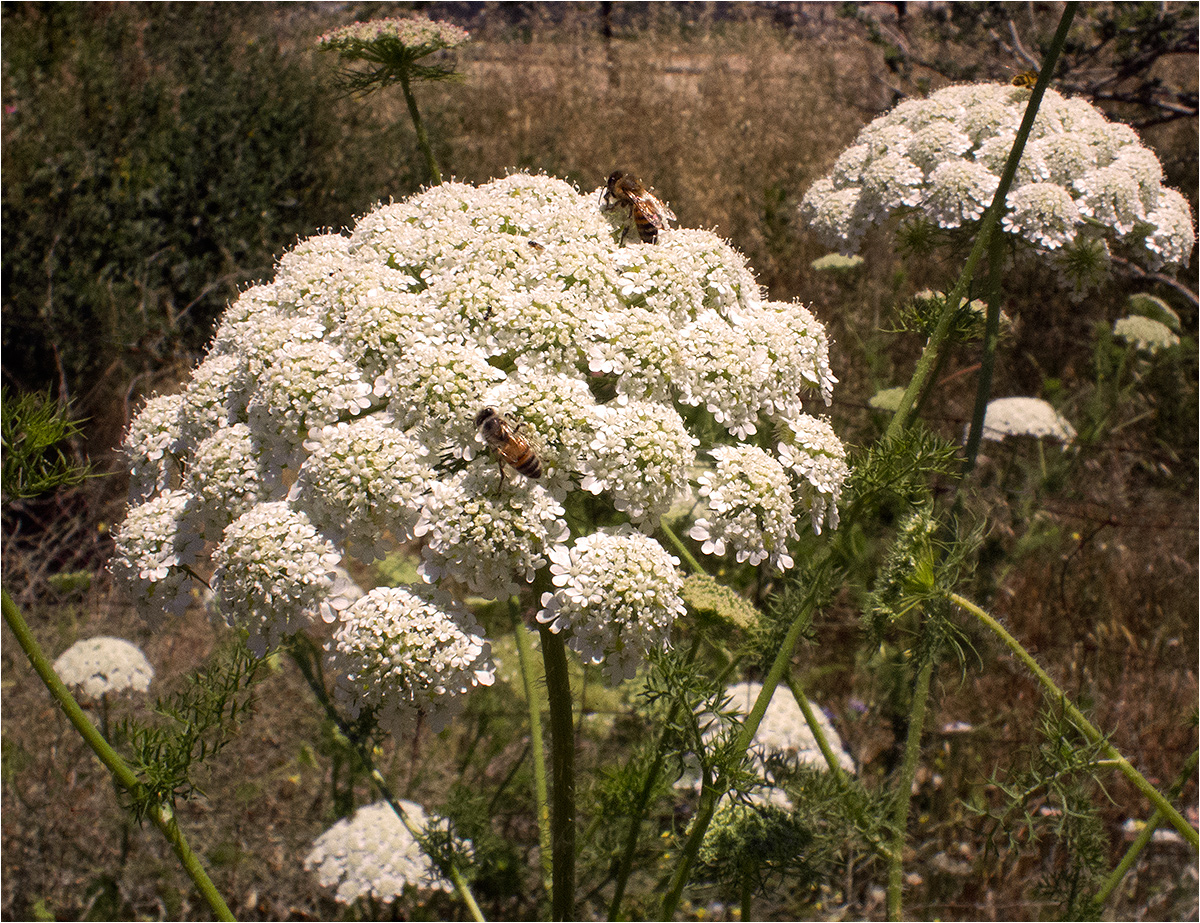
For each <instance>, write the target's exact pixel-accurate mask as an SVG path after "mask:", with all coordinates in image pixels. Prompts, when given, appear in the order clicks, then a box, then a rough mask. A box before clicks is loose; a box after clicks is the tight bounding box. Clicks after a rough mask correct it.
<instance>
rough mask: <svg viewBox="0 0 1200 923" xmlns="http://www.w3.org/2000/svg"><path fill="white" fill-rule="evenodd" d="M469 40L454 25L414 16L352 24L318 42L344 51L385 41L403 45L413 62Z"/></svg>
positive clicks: (328, 33) (334, 30)
mask: <svg viewBox="0 0 1200 923" xmlns="http://www.w3.org/2000/svg"><path fill="white" fill-rule="evenodd" d="M468 37H469V33H468V32H467V30H466V29H463V28H461V27H459V26H456V25H454V24H453V23H449V22H443V21H442V20H440V19H429V18H427V17H425V16H413V17H411V18H404V17H395V18H391V19H372V20H369V21H368V22H356V23H351V24H350V25H348V26H342V27H340V28H338V29H333V30H332V31H330V32H326V33H325V34H324V35H322V36H321V37H320V38H319V39H317V42H318V44H320V45H330V46H332V47H334V48H336V49H338V50H339V51H341V50H344V49H345V48H346V47H355V46H356V45H358V44H369V43H371V42H376V41H380V40H383V41H386V42H394V43H396V44H398V45H401V46H403V47H404V48H405V49H406V50H407V51H408V52H409V54H411V55H413V56H414V58H420V57H424V56H425V55H427V54H432V53H433V52H434V51H439V50H441V49H446V48H456V47H457V46H459V45H461V44H462V43H463V42H465V41H466V40H467V38H468Z"/></svg>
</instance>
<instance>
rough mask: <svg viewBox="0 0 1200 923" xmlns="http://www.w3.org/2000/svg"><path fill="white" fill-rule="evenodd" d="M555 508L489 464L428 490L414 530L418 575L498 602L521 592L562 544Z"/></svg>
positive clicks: (529, 484) (525, 481)
mask: <svg viewBox="0 0 1200 923" xmlns="http://www.w3.org/2000/svg"><path fill="white" fill-rule="evenodd" d="M565 515H566V512H565V510H563V508H562V505H561V504H559V502H558V501H557V500H555V499H554V497H553V495H551V494H550V492H549V491H547V490H546V488H544V487H542V486H541V485H540V484H537V483H534V482H533V481H531V480H530V479H529V478H526V477H525V476H524V475H522V474H517V473H515V472H511V471H510V472H509V473H508V474H507V476H506V477H505V480H504V485H503V486H501V484H500V473H499V471H498V470H497V469H496V466H495V465H494V464H493V463H492V462H491V461H490V460H488V459H478V460H476V461H475V462H474V463H473V464H472V466H471V467H470V468H468V469H467V470H466V471H460V472H459V473H457V474H455V475H453V476H452V477H450V478H447V479H446V480H442V481H437V482H435V483H434V484H433V488H432V490H431V491H430V494H429V497H428V498H427V499H426V502H425V508H424V510H423V512H422V513H421V519H420V521H418V523H417V525H416V528H415V529H414V530H413V531H414V533H415V534H416V535H417V536H418V537H422V536H423V537H424V538H425V544H424V546H423V547H422V549H421V565H420V568H419V570H420V573H421V576H422V577H423V578H424V579H425V581H426V582H428V583H440V582H443V581H453V582H457V583H462V584H465V585H466V586H467V588H468V589H469V590H470V591H471V592H472V593H475V594H477V595H479V596H483V597H485V598H487V599H498V598H502V597H508V596H512V595H514V594H516V593H519V592H520V591H521V585H522V583H524V584H529V583H532V582H533V577H534V574H535V573H537V571H538V570H539V569H540V568H542V567H545V566H546V553H547V551H548V550H549V549H550V548H551V547H553V546H554V545H556V544H558V543H559V542H562V541H564V540H565V539H566V537H567V524H566V521H565V520H564V518H563V517H564V516H565Z"/></svg>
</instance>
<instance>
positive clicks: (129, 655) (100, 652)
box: [54, 637, 154, 699]
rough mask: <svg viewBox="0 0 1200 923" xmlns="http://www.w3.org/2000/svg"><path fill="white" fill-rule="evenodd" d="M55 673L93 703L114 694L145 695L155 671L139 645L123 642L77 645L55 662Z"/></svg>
mask: <svg viewBox="0 0 1200 923" xmlns="http://www.w3.org/2000/svg"><path fill="white" fill-rule="evenodd" d="M54 672H55V673H57V674H58V678H59V679H61V680H62V681H63V683H64V684H65V685H67V686H78V687H79V688H80V689H81V690H82V692H83V694H84V695H85V696H87V697H88V698H89V699H98V698H100V697H101V696H104V695H107V694H108V693H110V692H124V691H126V690H132V691H134V692H145V691H146V690H147V689H149V688H150V680H152V679H154V667H152V666H150V661H149V660H147V659H146V655H145V654H143V653H142V651H141V648H139V647H138V646H137V645H136V644H130V643H129V642H128V641H124V640H122V639H121V638H106V637H99V638H88V639H87V640H86V641H76V642H75V643H74V644H72V645H71V646H70V647H68V648H67V649H66V650H65V651H63V652H62V654H60V655H59V657H58V659H57V660H56V661H54Z"/></svg>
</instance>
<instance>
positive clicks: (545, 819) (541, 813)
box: [511, 603, 553, 894]
mask: <svg viewBox="0 0 1200 923" xmlns="http://www.w3.org/2000/svg"><path fill="white" fill-rule="evenodd" d="M511 612H512V622H513V636H514V637H515V638H516V640H517V659H518V661H519V662H520V665H521V681H522V682H523V683H524V685H525V700H526V701H527V702H528V703H529V746H530V749H531V750H532V752H533V794H534V798H535V799H536V801H537V819H538V849H539V853H540V855H539V858H540V860H541V866H542V886H543V887H544V888H545V889H546V893H547V894H550V893H552V891H553V886H552V885H553V883H552V880H551V871H552V869H553V861H552V859H551V855H550V848H551V847H550V798H549V795H548V794H547V789H546V750H545V748H544V746H543V744H542V702H541V697H540V696H539V695H538V688H537V678H536V676H535V674H534V668H533V650H532V648H531V646H530V644H529V635H528V633H527V632H526V631H525V623H524V621H522V619H521V615H520V612H519V610H518V609H517V606H516V605H515V603H514V604H513V605H512V606H511Z"/></svg>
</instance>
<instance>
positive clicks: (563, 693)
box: [539, 625, 575, 920]
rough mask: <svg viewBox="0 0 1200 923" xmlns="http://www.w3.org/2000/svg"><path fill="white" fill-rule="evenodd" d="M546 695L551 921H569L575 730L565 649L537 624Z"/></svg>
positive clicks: (572, 879) (571, 907) (572, 886)
mask: <svg viewBox="0 0 1200 923" xmlns="http://www.w3.org/2000/svg"><path fill="white" fill-rule="evenodd" d="M539 631H540V633H541V638H542V661H543V663H544V664H545V666H546V696H547V698H548V699H549V701H550V752H551V758H550V765H551V770H552V773H553V776H554V792H553V797H554V810H553V812H552V814H551V818H550V820H551V829H550V846H551V851H552V852H553V855H554V872H553V888H554V890H553V896H552V899H551V904H550V913H551V918H552V919H555V920H571V919H574V914H575V727H574V725H573V724H572V722H571V679H570V676H569V675H568V673H567V648H566V645H565V644H564V643H563V639H562V636H561V635H557V634H555V633H554V632H552V631H551V630H550V628H549V626H547V625H540V626H539Z"/></svg>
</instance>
